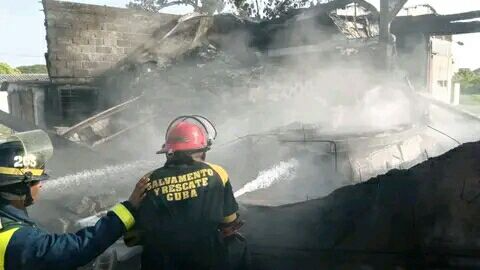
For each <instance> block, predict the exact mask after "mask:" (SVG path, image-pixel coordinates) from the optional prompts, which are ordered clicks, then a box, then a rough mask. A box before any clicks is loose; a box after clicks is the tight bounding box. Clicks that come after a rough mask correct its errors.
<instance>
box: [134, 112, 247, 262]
mask: <svg viewBox="0 0 480 270" xmlns="http://www.w3.org/2000/svg"><path fill="white" fill-rule="evenodd" d="M215 137H216V130H215V128H214V126H213V125H212V124H211V122H210V121H208V120H207V119H206V118H204V117H201V116H181V117H178V118H177V119H175V120H174V121H172V123H171V124H170V126H169V127H168V129H167V133H166V142H165V144H164V145H163V147H162V149H161V150H160V151H158V152H157V153H162V154H166V158H167V160H166V163H165V165H164V166H163V167H161V168H159V169H156V170H154V171H153V172H151V173H149V174H148V177H149V182H148V183H147V196H146V198H145V200H144V201H143V202H142V204H141V206H140V208H139V210H138V221H137V225H136V227H137V231H139V232H141V233H140V234H141V240H140V241H141V242H140V244H141V245H142V246H143V253H142V269H143V270H148V269H172V270H173V269H175V270H183V269H198V270H202V269H231V267H230V266H229V262H228V259H226V258H227V257H228V256H227V255H226V250H227V249H226V247H225V244H224V243H225V240H226V239H227V238H228V237H229V236H231V235H233V234H235V233H236V232H237V230H238V228H239V227H240V226H241V224H242V222H241V221H240V220H239V216H238V214H237V211H238V205H237V202H236V200H235V198H234V196H233V191H232V186H231V184H230V179H229V177H228V173H227V171H226V170H225V169H223V168H222V167H221V166H218V165H215V164H211V163H207V162H205V158H206V152H207V151H208V150H209V149H210V147H211V145H212V141H213V140H214V139H215ZM126 239H127V241H128V239H129V238H128V236H127V237H126ZM132 239H133V238H132ZM127 244H128V243H127Z"/></svg>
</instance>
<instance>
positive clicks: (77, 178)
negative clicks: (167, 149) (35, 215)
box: [43, 160, 158, 192]
mask: <svg viewBox="0 0 480 270" xmlns="http://www.w3.org/2000/svg"><path fill="white" fill-rule="evenodd" d="M156 165H158V161H150V160H142V161H135V162H131V163H124V164H119V165H109V166H106V167H103V168H101V169H96V170H84V171H81V172H77V173H75V174H70V175H66V176H63V177H59V178H55V179H52V180H49V181H47V182H46V183H45V185H44V186H43V189H44V190H45V191H46V192H49V191H55V192H58V191H66V190H69V189H72V187H75V186H77V187H78V186H93V184H95V185H98V184H101V183H105V184H108V182H111V181H112V178H131V177H132V176H133V177H137V178H138V179H140V177H141V175H140V174H142V172H143V173H144V172H146V171H149V170H151V169H152V168H154V167H155V166H156ZM117 181H118V179H117Z"/></svg>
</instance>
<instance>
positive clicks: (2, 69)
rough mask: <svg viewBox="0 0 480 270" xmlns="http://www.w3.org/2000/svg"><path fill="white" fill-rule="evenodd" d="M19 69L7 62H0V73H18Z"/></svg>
mask: <svg viewBox="0 0 480 270" xmlns="http://www.w3.org/2000/svg"><path fill="white" fill-rule="evenodd" d="M20 73H21V72H20V70H18V69H16V68H14V67H11V66H10V65H9V64H7V63H2V62H0V74H20Z"/></svg>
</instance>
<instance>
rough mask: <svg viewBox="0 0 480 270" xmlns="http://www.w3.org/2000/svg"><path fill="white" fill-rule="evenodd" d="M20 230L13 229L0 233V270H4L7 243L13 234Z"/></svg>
mask: <svg viewBox="0 0 480 270" xmlns="http://www.w3.org/2000/svg"><path fill="white" fill-rule="evenodd" d="M18 229H20V228H13V229H10V230H8V231H4V232H1V233H0V269H2V270H3V269H5V254H6V253H7V247H8V243H9V242H10V239H12V236H13V234H14V233H15V231H16V230H18Z"/></svg>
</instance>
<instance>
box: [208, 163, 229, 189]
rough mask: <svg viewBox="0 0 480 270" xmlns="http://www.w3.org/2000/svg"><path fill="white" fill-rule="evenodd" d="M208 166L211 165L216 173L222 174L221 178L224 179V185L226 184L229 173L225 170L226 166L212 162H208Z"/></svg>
mask: <svg viewBox="0 0 480 270" xmlns="http://www.w3.org/2000/svg"><path fill="white" fill-rule="evenodd" d="M207 164H208V166H210V167H211V168H212V169H213V170H214V171H215V172H216V173H218V175H220V179H222V183H223V185H224V186H225V185H226V184H227V182H228V173H227V171H225V169H224V168H222V167H221V166H218V165H215V164H211V163H207Z"/></svg>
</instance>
